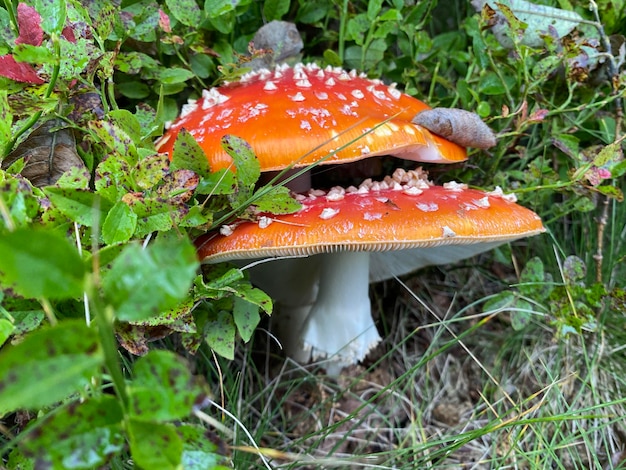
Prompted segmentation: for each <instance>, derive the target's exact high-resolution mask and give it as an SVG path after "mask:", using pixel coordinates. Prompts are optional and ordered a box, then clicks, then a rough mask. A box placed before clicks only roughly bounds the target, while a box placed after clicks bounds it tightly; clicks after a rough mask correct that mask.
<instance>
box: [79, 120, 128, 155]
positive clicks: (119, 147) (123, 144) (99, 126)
mask: <svg viewBox="0 0 626 470" xmlns="http://www.w3.org/2000/svg"><path fill="white" fill-rule="evenodd" d="M89 128H90V129H91V130H92V131H93V132H94V134H95V135H96V136H97V137H98V138H99V140H100V141H101V142H102V143H103V144H105V145H106V146H107V147H108V148H109V152H113V153H114V154H117V155H118V156H119V158H121V159H123V160H125V161H126V162H128V163H130V164H131V165H134V164H135V163H137V148H136V147H135V143H134V142H133V140H132V139H131V138H130V136H129V135H128V134H127V133H126V131H125V130H124V129H122V128H120V127H119V126H118V125H117V124H114V123H112V122H109V121H104V120H101V121H91V122H90V123H89ZM109 152H107V153H109ZM109 158H110V157H109Z"/></svg>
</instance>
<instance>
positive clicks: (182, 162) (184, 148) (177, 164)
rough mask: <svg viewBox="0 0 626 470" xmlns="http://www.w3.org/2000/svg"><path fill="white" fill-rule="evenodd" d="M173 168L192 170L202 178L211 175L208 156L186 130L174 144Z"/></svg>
mask: <svg viewBox="0 0 626 470" xmlns="http://www.w3.org/2000/svg"><path fill="white" fill-rule="evenodd" d="M171 168H172V170H178V169H185V170H191V171H193V172H194V173H196V174H197V175H199V176H201V177H208V176H210V174H211V167H210V166H209V160H208V158H207V155H206V154H205V153H204V150H202V148H201V147H200V145H198V142H197V141H196V139H194V137H193V136H192V135H191V134H190V133H189V132H187V130H186V129H184V128H183V129H181V130H180V132H179V133H178V135H177V136H176V142H174V151H173V153H172V165H171ZM204 194H206V193H204Z"/></svg>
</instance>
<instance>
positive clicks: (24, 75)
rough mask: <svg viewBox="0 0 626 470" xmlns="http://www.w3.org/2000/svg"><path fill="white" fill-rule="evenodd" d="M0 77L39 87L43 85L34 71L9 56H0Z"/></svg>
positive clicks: (29, 66)
mask: <svg viewBox="0 0 626 470" xmlns="http://www.w3.org/2000/svg"><path fill="white" fill-rule="evenodd" d="M0 76H3V77H7V78H10V79H11V80H15V81H16V82H23V83H33V84H35V85H41V84H43V83H45V82H44V81H43V80H42V79H41V78H39V75H37V72H36V71H35V69H34V68H33V67H32V66H31V65H29V64H25V63H22V62H16V61H15V59H14V58H13V56H11V55H2V56H0Z"/></svg>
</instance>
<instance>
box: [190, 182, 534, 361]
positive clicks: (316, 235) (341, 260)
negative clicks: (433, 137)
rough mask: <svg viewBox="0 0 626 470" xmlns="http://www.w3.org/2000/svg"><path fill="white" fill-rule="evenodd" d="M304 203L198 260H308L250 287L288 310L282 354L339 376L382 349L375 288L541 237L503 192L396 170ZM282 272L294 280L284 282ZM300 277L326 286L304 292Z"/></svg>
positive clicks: (208, 249) (275, 266)
mask: <svg viewBox="0 0 626 470" xmlns="http://www.w3.org/2000/svg"><path fill="white" fill-rule="evenodd" d="M299 200H300V202H301V203H302V208H301V210H300V211H298V212H296V213H294V214H289V215H280V216H269V215H266V216H264V217H265V218H263V217H262V218H261V219H259V222H260V221H261V220H262V221H263V223H254V222H249V221H241V222H236V223H235V224H233V225H231V226H229V228H228V230H226V231H224V232H223V233H226V234H208V235H206V236H203V237H201V238H200V239H198V241H197V246H198V253H199V255H200V258H201V259H202V260H203V261H204V262H207V263H215V262H219V261H228V260H237V259H250V258H265V257H280V256H295V257H303V256H304V257H309V258H305V259H287V260H280V261H273V262H271V263H266V264H265V265H261V267H260V268H259V270H260V271H259V272H260V273H261V275H258V274H259V273H257V275H256V276H255V277H254V279H255V280H258V281H259V284H260V286H261V287H262V288H264V289H267V290H268V291H269V293H270V294H271V295H273V296H274V297H275V298H276V299H277V300H278V301H279V302H283V303H285V304H288V307H289V313H288V315H287V317H288V320H289V321H290V322H291V323H287V324H283V325H282V329H283V331H287V332H288V333H289V334H285V335H283V337H284V338H287V339H288V341H287V344H285V349H286V352H287V353H288V354H290V355H294V356H295V358H296V359H297V360H300V361H306V360H307V359H309V357H310V358H311V359H313V360H317V359H326V358H328V359H330V361H331V362H330V364H331V370H332V371H333V372H338V371H339V370H340V368H341V367H343V366H345V365H348V364H353V363H355V362H357V361H359V360H361V359H363V358H364V357H365V355H366V354H367V352H368V351H369V350H370V349H371V348H372V347H373V346H375V345H376V344H377V343H378V342H379V340H380V337H379V335H378V333H377V331H376V328H375V326H374V323H373V320H372V318H371V312H370V302H369V298H368V283H369V281H370V279H373V280H383V279H386V278H389V277H391V276H394V275H399V274H403V273H406V272H408V271H411V270H414V269H417V268H420V267H423V266H427V265H431V264H443V263H452V262H456V261H458V260H461V259H464V258H467V257H470V256H473V255H475V254H477V253H480V252H483V251H487V250H489V249H491V248H494V247H496V246H498V245H500V244H502V243H505V242H509V241H512V240H516V239H519V238H522V237H527V236H531V235H536V234H538V233H541V232H543V231H544V228H543V225H542V223H541V220H540V218H539V217H538V216H537V215H536V214H535V213H534V212H532V211H530V210H529V209H526V208H524V207H522V206H520V205H518V204H516V203H515V201H514V198H513V197H511V196H506V195H504V194H503V193H502V191H500V190H497V191H493V192H489V193H487V192H483V191H478V190H474V189H468V188H467V186H466V185H463V184H458V183H454V182H452V183H448V184H446V185H444V186H434V185H432V184H431V183H429V182H428V181H427V180H426V177H425V175H424V174H423V173H422V172H421V171H408V172H405V171H403V170H396V172H395V173H394V175H393V176H388V177H386V178H385V179H384V180H383V181H381V182H372V181H371V180H369V181H365V182H364V183H363V184H362V185H361V186H360V187H358V188H356V187H350V188H347V189H345V190H344V189H343V188H333V189H331V190H330V191H328V192H323V191H311V192H310V193H309V194H308V195H302V196H299ZM400 250H402V251H400ZM394 253H398V255H399V256H393V254H394ZM390 254H392V256H389V255H390ZM388 259H390V260H391V262H387V260H388ZM398 260H402V262H401V263H398ZM281 263H282V265H281ZM281 270H285V271H289V273H288V275H287V276H286V277H284V278H282V277H281V278H279V277H278V276H279V274H280V271H281ZM300 276H303V277H306V278H313V279H314V278H316V276H319V280H320V281H319V284H318V285H312V286H310V287H305V286H303V279H302V278H301V277H300ZM264 283H265V285H264ZM317 288H319V292H317ZM283 321H284V320H283Z"/></svg>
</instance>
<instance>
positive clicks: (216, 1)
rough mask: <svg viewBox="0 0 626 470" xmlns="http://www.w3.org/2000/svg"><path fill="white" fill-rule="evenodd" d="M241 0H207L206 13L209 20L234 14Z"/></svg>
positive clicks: (205, 4) (205, 3)
mask: <svg viewBox="0 0 626 470" xmlns="http://www.w3.org/2000/svg"><path fill="white" fill-rule="evenodd" d="M240 1H241V0H206V1H205V2H204V11H205V12H206V13H207V14H208V15H209V18H219V17H220V16H223V15H225V14H227V13H230V12H232V11H233V10H234V9H235V7H236V6H237V4H238V3H239V2H240Z"/></svg>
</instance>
